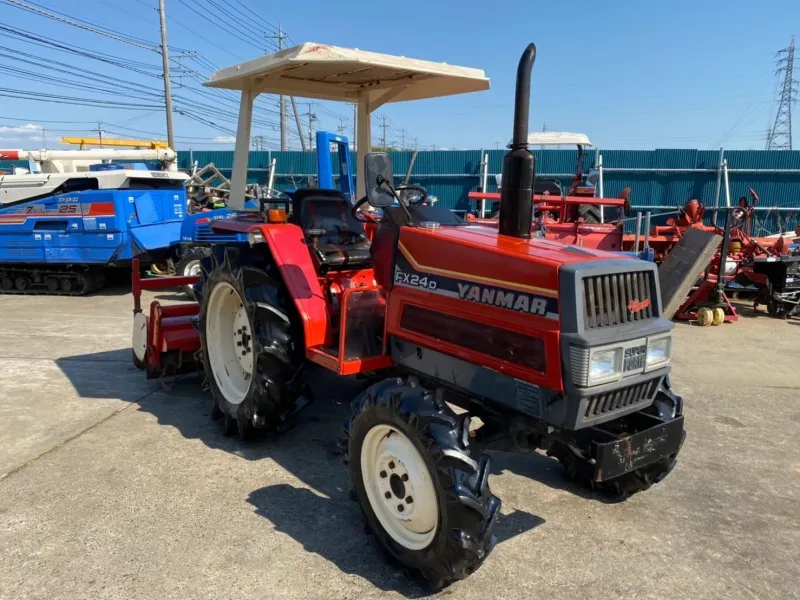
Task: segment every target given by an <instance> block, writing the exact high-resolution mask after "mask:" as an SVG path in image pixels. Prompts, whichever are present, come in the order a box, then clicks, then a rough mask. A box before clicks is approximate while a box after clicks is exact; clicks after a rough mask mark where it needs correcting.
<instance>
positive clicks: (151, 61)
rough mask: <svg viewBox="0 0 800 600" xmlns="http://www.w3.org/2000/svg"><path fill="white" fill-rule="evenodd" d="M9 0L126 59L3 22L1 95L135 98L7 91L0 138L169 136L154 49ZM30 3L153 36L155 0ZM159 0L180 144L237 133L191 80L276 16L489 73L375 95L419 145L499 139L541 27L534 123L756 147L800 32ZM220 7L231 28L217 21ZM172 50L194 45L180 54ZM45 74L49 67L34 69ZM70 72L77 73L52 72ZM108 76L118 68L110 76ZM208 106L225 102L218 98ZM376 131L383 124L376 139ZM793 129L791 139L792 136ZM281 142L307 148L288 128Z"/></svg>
mask: <svg viewBox="0 0 800 600" xmlns="http://www.w3.org/2000/svg"><path fill="white" fill-rule="evenodd" d="M9 1H10V0H0V25H2V26H6V27H9V28H12V29H13V30H15V31H19V30H23V31H25V32H30V33H33V34H35V35H38V36H42V37H44V38H46V39H48V40H52V41H55V42H57V43H63V44H65V45H67V46H69V47H73V48H79V49H83V50H86V51H87V52H88V53H89V54H94V53H97V52H100V53H104V54H105V55H110V56H112V57H116V58H122V59H123V60H124V61H125V64H126V65H128V66H129V67H132V68H134V69H136V70H135V71H134V70H130V69H123V68H119V67H117V66H113V65H110V64H107V63H103V62H98V61H96V60H92V59H90V58H87V57H83V56H76V55H74V54H68V53H63V52H59V51H56V50H54V49H52V48H51V47H48V46H44V47H43V46H41V45H36V44H33V43H30V42H29V41H28V42H26V41H23V39H20V38H19V37H18V36H15V35H11V34H9V33H8V32H6V31H0V94H3V93H4V92H3V89H6V90H8V89H15V90H24V91H26V92H28V93H30V92H33V93H35V94H37V95H38V94H53V95H60V96H67V97H70V98H76V97H79V98H94V99H101V100H103V101H115V102H119V103H122V104H124V105H129V104H132V105H135V106H137V107H140V108H133V107H129V106H124V107H123V108H122V109H110V108H98V107H94V106H93V107H86V106H73V105H69V104H66V103H65V101H64V99H63V98H62V99H61V101H55V102H38V101H33V100H31V99H30V98H24V99H22V98H9V97H5V96H2V95H0V146H4V147H20V146H21V147H39V146H41V145H43V141H42V139H41V133H40V131H39V129H40V128H44V129H45V132H46V136H47V144H48V145H49V146H53V145H55V143H56V142H57V140H58V138H59V137H60V136H62V135H81V134H83V135H86V134H88V133H90V130H91V129H93V128H97V124H96V122H97V121H102V123H103V126H102V127H103V129H104V130H105V131H106V132H107V133H106V135H107V136H114V135H116V136H122V135H128V136H131V137H147V135H148V134H159V135H158V136H155V137H163V135H164V131H165V126H164V116H163V110H162V111H159V110H157V109H155V108H153V105H155V104H157V103H158V102H159V101H160V100H159V99H158V98H157V96H156V94H155V92H153V93H152V94H151V93H150V91H149V89H150V88H153V89H157V88H160V87H161V85H162V84H161V81H160V79H158V78H157V77H153V76H152V74H155V73H157V70H158V66H159V65H160V56H159V55H158V54H157V53H155V52H153V51H151V50H148V49H146V48H140V47H137V46H134V45H130V44H126V43H122V42H119V41H116V40H114V39H111V38H109V37H106V36H102V35H98V34H96V33H92V32H90V31H86V30H83V29H80V28H77V27H74V26H71V25H67V24H64V23H61V22H58V21H56V20H53V19H48V18H45V17H42V16H39V15H36V14H33V13H31V12H28V11H24V10H20V9H19V8H16V7H14V6H13V4H10V3H9ZM20 1H21V2H25V1H26V0H20ZM30 3H31V5H35V7H38V8H41V9H42V10H46V11H47V10H56V11H59V12H60V13H62V16H65V18H71V17H74V18H77V19H81V20H82V21H83V22H84V24H87V26H89V27H93V26H96V25H99V26H102V27H104V28H107V29H110V30H112V31H114V32H121V33H123V34H125V36H130V37H135V38H137V39H139V40H142V45H145V46H147V45H148V44H149V43H156V42H157V41H158V39H159V37H158V36H159V32H158V14H157V12H156V10H155V6H156V3H157V0H81V1H80V2H78V1H76V0H30ZM166 6H167V10H166V12H167V15H168V17H169V44H170V46H171V47H172V48H173V50H172V55H173V57H174V60H173V71H174V72H173V77H174V83H173V85H174V90H173V92H174V93H175V94H176V95H178V96H181V97H182V98H183V101H182V103H181V104H182V105H183V108H184V110H185V111H188V112H190V113H191V114H192V115H193V117H189V116H183V115H176V119H175V122H176V135H177V136H178V139H179V143H178V144H177V145H178V147H179V148H184V149H185V148H189V147H192V148H195V149H200V148H219V149H225V148H230V147H231V146H230V145H229V144H227V145H226V142H229V140H228V139H227V138H229V137H230V133H231V131H233V130H234V129H235V124H234V123H233V122H232V121H231V115H232V114H233V113H235V110H236V108H235V105H234V103H233V102H232V99H231V98H215V97H214V96H213V95H211V96H209V95H208V94H209V92H208V91H207V90H206V91H201V92H199V93H198V92H197V91H195V90H198V89H200V88H199V82H198V80H197V78H203V77H205V76H207V75H208V73H209V71H210V65H216V66H227V65H230V64H234V63H236V62H237V60H238V59H237V57H243V58H252V57H254V56H257V55H259V54H261V53H263V52H264V51H265V50H268V49H269V48H270V46H273V45H274V40H267V39H262V38H261V36H260V35H259V33H260V32H266V33H274V29H272V28H274V26H275V25H277V24H278V23H281V24H282V25H283V27H284V29H285V30H286V32H287V33H288V34H289V35H290V36H291V39H292V40H293V41H294V42H298V43H299V42H302V41H316V42H323V43H330V44H337V45H343V46H351V47H358V48H362V49H366V50H374V51H378V52H385V53H390V54H402V55H406V56H412V57H417V58H424V59H428V60H436V61H444V62H448V63H451V64H458V65H465V66H471V67H478V68H482V69H484V70H485V71H486V73H487V75H488V76H489V77H490V79H491V86H492V89H491V90H490V91H488V92H482V93H477V94H471V95H467V96H460V97H452V98H444V99H437V100H427V101H420V102H411V103H406V104H397V105H390V106H388V107H385V109H381V110H380V111H379V112H378V114H377V115H376V121H377V120H379V119H381V118H382V117H383V115H385V116H386V117H387V119H388V123H389V127H390V128H389V130H388V134H387V137H388V138H389V141H391V142H395V143H397V144H399V143H400V142H401V140H402V139H403V138H404V139H405V143H406V145H407V146H411V145H413V144H414V143H416V144H417V146H418V147H419V148H430V147H434V146H435V147H437V148H442V147H445V148H494V147H495V146H496V144H498V143H500V144H501V145H502V144H504V143H505V142H507V141H508V139H509V138H510V135H511V122H512V112H513V87H514V74H515V70H516V64H517V60H518V58H519V54H520V52H521V51H522V50H523V49H524V47H525V45H526V44H527V43H528V42H529V41H534V42H536V44H537V47H538V58H537V62H536V65H535V67H534V74H533V91H532V96H533V100H532V105H531V128H532V129H540V128H541V127H542V126H543V125H544V124H545V123H546V125H547V128H548V129H550V130H566V131H580V132H583V133H587V134H588V135H589V136H590V138H591V139H592V140H593V142H594V143H595V145H596V146H600V147H602V148H606V149H610V148H715V147H719V146H720V145H723V146H725V147H726V148H756V149H760V148H763V146H764V135H765V131H766V130H767V128H768V127H769V125H770V117H771V115H774V98H775V89H776V77H775V75H774V73H773V71H774V64H773V61H774V53H775V51H776V50H778V49H780V48H783V47H785V46H787V45H788V44H789V41H790V39H791V36H792V34H793V33H800V2H798V1H797V0H770V1H767V2H760V3H753V2H745V1H744V0H728V1H716V0H715V1H711V0H706V1H705V2H696V1H695V2H687V1H684V0H674V1H672V2H641V1H640V2H633V1H618V2H607V3H597V2H585V1H579V2H570V3H565V2H554V1H552V0H551V1H550V2H546V3H545V2H535V1H533V0H528V1H527V2H517V1H507V2H496V3H487V2H477V1H476V0H461V1H459V2H455V1H450V2H435V1H433V0H428V1H418V0H404V1H403V2H394V3H377V4H376V3H375V2H374V0H373V1H365V0H353V1H350V2H347V1H339V2H331V1H330V0H328V1H317V0H315V1H304V2H291V3H289V2H274V1H273V2H266V1H264V0H166ZM201 7H204V9H205V10H204V11H203V10H199V9H200V8H201ZM217 7H223V8H224V9H225V11H226V12H225V17H224V19H222V18H216V16H215V15H214V11H215V10H217ZM193 9H198V10H197V11H196V10H193ZM203 15H207V16H208V15H210V16H211V17H212V18H211V19H210V20H208V19H207V18H204V17H203ZM220 22H222V23H223V24H224V25H225V26H226V28H227V30H228V31H225V30H224V29H223V28H220V27H218V26H217V25H215V23H220ZM83 50H81V51H83ZM179 50H189V51H194V52H197V53H198V56H197V57H196V58H195V57H192V56H189V57H184V58H178V56H179V55H180V52H179ZM20 52H25V53H27V54H29V55H31V56H27V57H25V56H22V55H20V54H19V53H20ZM798 56H799V57H800V52H799V53H798ZM23 58H24V59H25V60H29V61H32V62H33V63H38V66H36V65H32V64H30V63H29V62H23V61H22V59H23ZM116 58H115V59H114V60H116ZM41 59H45V60H54V61H60V62H62V63H65V64H66V65H68V66H66V67H62V68H64V69H66V70H67V71H68V72H67V73H63V72H54V71H53V70H51V69H49V68H48V67H47V66H46V65H44V64H43V62H42V60H41ZM178 63H180V64H182V65H185V67H184V68H181V67H178V66H177V65H178ZM51 66H52V65H51ZM75 68H81V69H86V70H88V71H90V72H91V73H84V74H85V75H89V76H90V77H92V78H94V79H81V77H80V76H79V75H76V74H75V72H74V69H75ZM181 71H183V73H181ZM39 74H45V75H47V76H49V77H51V78H53V80H48V81H44V80H42V79H41V78H40V77H39ZM98 74H99V77H98ZM193 76H194V77H193ZM22 77H31V78H32V79H33V80H31V79H24V78H22ZM62 77H63V78H64V79H65V80H66V81H68V82H69V85H70V86H72V87H67V86H64V85H60V84H59V81H58V79H59V78H62ZM105 77H115V78H117V79H116V80H114V81H112V80H108V82H106V81H104V78H105ZM797 77H798V78H800V72H798V73H797ZM115 89H116V90H118V93H116V94H115V93H114V90H115ZM132 90H133V91H135V90H138V92H135V94H134V95H136V96H137V97H136V98H132V97H130V96H131V93H134V92H133V91H132ZM5 93H6V94H9V93H11V94H12V95H17V96H19V95H20V94H19V92H7V91H6V92H5ZM199 94H205V95H204V96H201V95H199ZM198 102H199V103H201V105H200V106H198V105H197V103H198ZM300 102H302V103H301V104H300V106H299V110H300V112H301V113H306V112H307V111H308V108H307V105H306V104H305V101H300ZM177 104H179V103H178V102H176V105H177ZM260 105H261V108H260V109H259V115H260V117H259V118H260V124H259V125H257V126H256V127H255V130H254V132H253V134H254V135H262V136H264V138H265V147H266V148H276V147H277V143H278V137H279V136H278V132H277V131H276V126H275V123H276V122H277V104H276V102H275V101H274V99H273V98H271V97H270V98H265V99H263V100H260ZM209 107H210V108H209ZM795 108H797V107H795ZM212 110H216V111H217V112H216V113H213V114H212V112H211V111H212ZM313 112H314V113H315V114H316V115H317V117H318V119H317V121H316V122H315V127H319V128H325V129H329V130H332V131H336V129H337V128H338V127H340V126H342V125H343V127H344V129H345V133H346V134H349V135H352V109H351V107H350V106H349V105H344V104H335V103H326V104H323V105H319V104H318V105H316V106H315V107H314V109H313ZM304 120H305V118H304ZM48 121H52V122H48ZM795 121H797V119H795ZM209 123H211V125H209ZM796 128H800V127H798V126H796ZM380 133H381V129H380V127H378V126H377V123H376V125H374V126H373V134H374V138H375V139H376V140H377V138H378V137H379V135H380ZM150 137H154V136H153V135H150ZM795 141H797V142H800V139H798V136H797V135H795ZM291 145H292V147H294V148H299V144H298V140H297V136H296V134H293V135H292V138H291Z"/></svg>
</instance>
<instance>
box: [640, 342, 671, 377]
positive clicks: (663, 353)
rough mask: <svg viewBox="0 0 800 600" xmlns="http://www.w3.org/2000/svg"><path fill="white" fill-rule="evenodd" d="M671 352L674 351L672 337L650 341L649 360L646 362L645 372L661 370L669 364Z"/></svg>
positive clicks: (648, 347) (648, 345)
mask: <svg viewBox="0 0 800 600" xmlns="http://www.w3.org/2000/svg"><path fill="white" fill-rule="evenodd" d="M671 350H672V337H671V336H664V337H658V338H650V339H648V340H647V359H646V360H645V371H652V370H653V369H659V368H661V367H664V366H666V365H667V364H669V357H670V352H671Z"/></svg>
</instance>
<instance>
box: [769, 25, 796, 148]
mask: <svg viewBox="0 0 800 600" xmlns="http://www.w3.org/2000/svg"><path fill="white" fill-rule="evenodd" d="M775 56H776V57H777V60H776V61H775V64H776V65H777V69H775V73H776V74H777V75H779V76H780V75H781V74H782V75H783V82H782V84H781V87H780V90H781V91H780V96H779V98H778V112H777V114H776V115H775V124H774V125H773V126H772V129H771V130H770V132H769V136H768V137H767V150H791V149H792V104H794V103H795V102H796V101H797V83H798V82H797V80H796V79H794V77H793V76H792V72H793V69H794V36H792V41H791V43H790V44H789V47H788V48H784V49H783V50H778V52H777V53H776V54H775Z"/></svg>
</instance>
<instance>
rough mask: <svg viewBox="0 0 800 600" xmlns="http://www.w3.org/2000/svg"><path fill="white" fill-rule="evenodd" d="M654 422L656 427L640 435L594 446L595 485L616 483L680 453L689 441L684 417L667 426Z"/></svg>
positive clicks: (654, 419) (666, 424)
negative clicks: (685, 440) (619, 478)
mask: <svg viewBox="0 0 800 600" xmlns="http://www.w3.org/2000/svg"><path fill="white" fill-rule="evenodd" d="M653 421H655V422H656V423H657V424H656V425H653V426H652V427H648V428H646V429H643V430H641V431H638V432H637V433H633V434H630V435H626V436H622V437H619V438H618V439H615V440H611V441H608V442H596V443H595V453H594V454H595V455H594V459H595V472H594V480H595V481H596V482H601V481H608V480H610V479H614V478H615V477H619V476H620V475H624V474H625V473H630V472H631V471H635V470H636V469H640V468H642V467H646V466H647V465H649V464H652V463H654V462H657V461H659V460H661V459H665V458H670V457H674V456H675V455H676V454H677V453H678V451H679V450H680V448H681V446H682V445H683V440H684V438H685V437H686V432H685V431H684V429H683V415H681V416H678V417H676V418H674V419H672V420H671V421H667V422H663V421H660V420H659V419H657V418H655V417H653Z"/></svg>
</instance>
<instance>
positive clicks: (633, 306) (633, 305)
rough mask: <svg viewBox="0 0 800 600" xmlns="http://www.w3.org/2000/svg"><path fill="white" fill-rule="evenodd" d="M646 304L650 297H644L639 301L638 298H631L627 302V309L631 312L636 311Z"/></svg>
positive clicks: (642, 308) (645, 306)
mask: <svg viewBox="0 0 800 600" xmlns="http://www.w3.org/2000/svg"><path fill="white" fill-rule="evenodd" d="M648 306H650V298H646V299H644V300H642V301H641V302H640V301H639V300H631V301H630V302H628V310H629V311H631V313H637V312H639V311H641V310H644V309H645V308H647V307H648Z"/></svg>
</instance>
